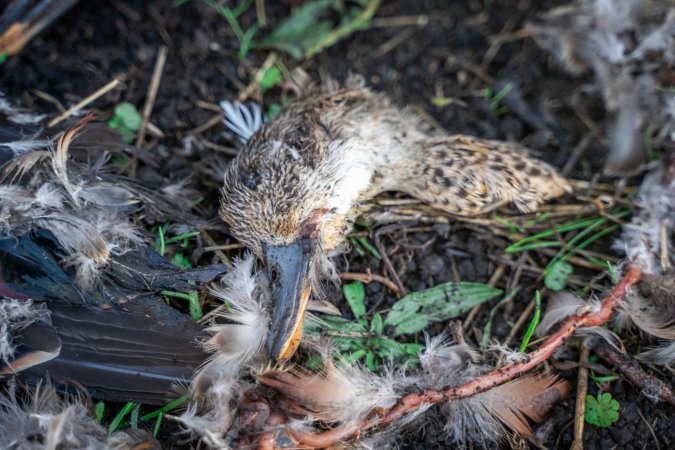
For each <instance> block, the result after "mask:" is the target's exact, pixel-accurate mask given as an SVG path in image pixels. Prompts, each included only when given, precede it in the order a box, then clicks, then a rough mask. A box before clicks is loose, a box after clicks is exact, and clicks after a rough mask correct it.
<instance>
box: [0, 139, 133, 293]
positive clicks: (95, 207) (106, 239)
mask: <svg viewBox="0 0 675 450" xmlns="http://www.w3.org/2000/svg"><path fill="white" fill-rule="evenodd" d="M80 128H81V127H79V126H78V127H75V128H73V129H71V130H69V131H68V132H66V133H65V134H63V135H61V137H60V138H59V139H58V142H57V144H56V149H52V150H51V151H45V150H44V149H39V150H33V151H28V152H24V153H22V154H20V155H15V157H14V158H13V159H12V160H10V161H9V162H8V163H7V164H6V165H5V166H4V167H3V168H2V169H3V170H2V173H1V174H0V181H2V184H1V185H0V200H1V201H0V235H4V236H21V235H23V234H26V233H28V232H30V231H33V230H35V229H44V230H48V231H50V232H51V233H52V234H53V235H54V236H55V237H56V239H57V240H58V241H59V243H60V244H61V246H62V247H63V248H64V249H65V250H66V252H67V254H68V256H69V258H68V257H67V258H66V261H65V262H66V263H67V264H70V265H72V266H74V267H75V271H76V277H77V281H78V283H79V284H80V287H82V288H84V289H85V290H88V289H89V288H90V287H91V286H92V285H93V284H94V283H95V282H96V280H97V277H98V275H99V272H100V269H102V268H103V267H104V266H105V265H106V264H107V263H108V261H109V259H110V255H111V253H116V254H121V253H124V252H125V251H127V250H129V249H132V248H135V247H136V246H137V245H138V244H140V243H141V242H142V240H143V238H142V236H141V233H140V231H138V229H137V228H136V227H134V226H133V225H132V224H131V223H130V222H129V219H128V212H127V211H126V210H122V208H120V209H117V208H112V207H110V204H111V198H113V197H114V198H119V197H120V195H121V194H120V192H119V188H117V187H115V186H112V185H110V186H108V185H106V184H104V183H99V182H97V181H96V180H93V181H92V180H85V177H84V176H83V175H82V174H81V173H79V172H78V170H76V166H75V165H73V164H71V163H70V161H69V158H68V148H69V146H70V143H71V141H72V139H74V138H75V134H76V133H77V132H78V131H79V130H80ZM127 203H128V201H127Z"/></svg>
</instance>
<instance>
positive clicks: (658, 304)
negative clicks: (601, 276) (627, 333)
mask: <svg viewBox="0 0 675 450" xmlns="http://www.w3.org/2000/svg"><path fill="white" fill-rule="evenodd" d="M617 322H618V323H619V325H622V326H635V327H637V328H638V329H640V331H642V332H644V333H647V334H649V335H651V336H654V337H655V338H658V339H661V340H662V342H661V344H660V345H659V346H657V347H654V348H650V349H648V350H646V351H644V352H642V353H640V354H639V355H638V358H639V359H641V360H643V361H645V362H649V363H652V364H659V365H670V364H673V363H674V362H675V274H672V273H669V274H665V275H643V277H642V280H641V282H640V284H639V285H638V287H637V289H636V290H634V291H633V292H631V293H630V294H629V295H628V296H626V298H625V299H624V302H623V303H622V305H621V310H620V311H619V314H618V317H617Z"/></svg>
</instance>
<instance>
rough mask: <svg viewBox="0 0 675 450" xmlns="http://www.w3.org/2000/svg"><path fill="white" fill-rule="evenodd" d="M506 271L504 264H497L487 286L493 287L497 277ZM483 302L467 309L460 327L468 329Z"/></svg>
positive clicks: (497, 279)
mask: <svg viewBox="0 0 675 450" xmlns="http://www.w3.org/2000/svg"><path fill="white" fill-rule="evenodd" d="M505 271H506V265H504V264H500V265H499V266H497V268H496V269H495V271H494V272H493V273H492V276H491V277H490V279H489V280H488V283H487V284H488V286H490V287H495V286H496V285H497V282H498V281H499V279H500V278H501V277H502V276H503V275H504V272H505ZM482 306H483V303H479V304H478V305H476V306H474V307H473V309H472V310H471V311H469V314H468V315H467V316H466V319H464V324H463V325H462V328H464V329H465V330H468V329H469V325H471V323H472V322H473V321H474V319H475V318H476V316H477V315H478V313H479V312H480V310H481V309H482Z"/></svg>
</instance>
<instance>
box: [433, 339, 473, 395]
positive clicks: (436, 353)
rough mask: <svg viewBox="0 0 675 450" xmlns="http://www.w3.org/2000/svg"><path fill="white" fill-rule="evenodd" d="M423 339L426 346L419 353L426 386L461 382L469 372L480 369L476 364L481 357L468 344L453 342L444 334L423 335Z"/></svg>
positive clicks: (440, 385)
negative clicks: (431, 336) (430, 336)
mask: <svg viewBox="0 0 675 450" xmlns="http://www.w3.org/2000/svg"><path fill="white" fill-rule="evenodd" d="M425 340H426V347H425V349H424V350H423V351H422V353H420V364H421V366H422V369H423V370H424V374H425V376H424V379H423V381H424V383H425V385H426V386H429V387H434V388H441V387H443V386H447V385H448V384H454V383H456V382H461V381H463V378H464V377H465V376H466V375H468V374H469V373H475V372H476V371H477V370H480V369H479V368H478V367H479V366H477V365H476V364H478V363H480V362H481V361H482V357H481V355H480V354H479V353H478V351H477V350H476V349H474V348H473V347H471V346H470V345H468V344H466V343H462V344H456V343H453V342H452V341H450V340H449V339H448V337H447V336H446V335H445V334H440V335H438V336H434V337H433V338H429V336H428V335H425ZM460 379H461V380H460Z"/></svg>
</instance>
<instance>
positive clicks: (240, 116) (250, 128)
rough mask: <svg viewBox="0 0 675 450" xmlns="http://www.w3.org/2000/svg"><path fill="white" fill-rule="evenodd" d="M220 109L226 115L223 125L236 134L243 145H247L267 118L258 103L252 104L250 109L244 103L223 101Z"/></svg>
mask: <svg viewBox="0 0 675 450" xmlns="http://www.w3.org/2000/svg"><path fill="white" fill-rule="evenodd" d="M220 107H221V108H222V109H223V112H224V113H225V118H224V119H223V123H224V124H225V126H227V128H229V129H230V130H231V131H232V132H233V133H234V134H236V136H237V139H238V140H239V142H241V143H242V144H245V143H246V142H247V141H248V140H249V138H250V137H251V136H253V134H254V133H255V132H256V131H258V130H259V129H260V127H261V126H262V124H263V123H265V116H263V114H262V111H261V110H260V106H259V105H258V104H256V103H251V106H250V109H249V108H248V107H246V105H244V104H242V103H239V102H234V103H232V102H230V101H227V100H223V101H222V102H220Z"/></svg>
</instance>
